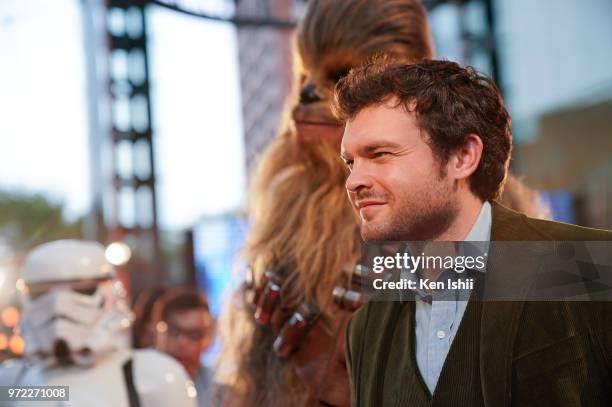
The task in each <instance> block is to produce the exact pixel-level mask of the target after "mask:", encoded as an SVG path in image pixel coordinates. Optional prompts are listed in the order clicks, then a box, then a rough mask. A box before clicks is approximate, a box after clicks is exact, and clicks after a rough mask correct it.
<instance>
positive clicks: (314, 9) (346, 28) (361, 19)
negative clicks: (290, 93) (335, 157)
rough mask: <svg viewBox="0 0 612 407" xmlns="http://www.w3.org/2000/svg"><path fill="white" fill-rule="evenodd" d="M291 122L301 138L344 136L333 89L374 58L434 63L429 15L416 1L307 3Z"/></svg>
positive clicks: (322, 0) (299, 34) (298, 41)
mask: <svg viewBox="0 0 612 407" xmlns="http://www.w3.org/2000/svg"><path fill="white" fill-rule="evenodd" d="M295 48H296V50H297V53H296V54H297V55H296V57H297V58H298V64H297V69H298V72H297V78H296V80H297V81H298V83H297V84H296V85H297V86H298V88H299V99H298V101H297V103H296V105H295V107H294V108H293V111H292V114H293V119H294V120H295V124H296V127H297V130H298V132H299V133H300V136H302V137H306V138H308V137H317V138H319V137H325V138H327V137H328V136H332V137H333V136H337V137H338V140H339V138H340V137H341V136H342V132H343V126H342V123H339V122H338V121H337V120H336V119H335V118H334V116H333V114H332V112H331V99H332V95H333V90H334V86H335V85H336V83H337V82H338V80H339V79H340V78H342V77H343V76H344V75H346V74H347V73H348V72H349V71H350V70H351V69H352V68H354V67H357V66H360V65H362V64H363V63H365V62H366V61H367V60H368V59H369V58H371V57H372V56H374V55H376V54H381V53H385V54H389V55H391V56H393V57H394V58H396V59H397V60H398V61H403V62H410V61H417V60H421V59H424V58H431V56H432V53H433V50H432V46H431V38H430V34H429V29H428V25H427V17H426V15H425V11H424V9H423V7H422V6H421V5H420V3H419V2H417V1H415V0H316V1H311V2H309V3H308V8H307V10H306V14H305V15H304V18H303V19H302V21H301V23H300V26H299V27H298V30H297V37H296V47H295Z"/></svg>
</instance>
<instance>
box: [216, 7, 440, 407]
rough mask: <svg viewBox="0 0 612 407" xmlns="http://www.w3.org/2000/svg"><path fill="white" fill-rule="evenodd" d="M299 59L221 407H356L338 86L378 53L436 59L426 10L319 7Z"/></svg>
mask: <svg viewBox="0 0 612 407" xmlns="http://www.w3.org/2000/svg"><path fill="white" fill-rule="evenodd" d="M294 50H295V81H294V89H293V91H294V94H293V96H292V97H291V98H290V100H289V101H288V103H287V112H286V113H287V114H286V117H285V120H284V121H283V123H282V126H281V131H280V132H279V134H278V136H277V137H276V138H275V139H274V140H273V141H272V143H271V144H270V145H269V146H268V148H267V149H266V151H265V152H264V154H263V156H262V157H261V159H260V161H259V166H258V168H257V171H256V173H255V174H254V177H253V181H252V190H251V194H250V205H251V208H250V216H251V218H250V220H251V230H250V233H249V236H248V239H247V245H246V250H245V258H246V261H247V262H248V263H249V265H250V272H249V275H248V276H247V283H246V284H245V285H244V286H243V287H242V289H241V290H239V291H238V292H236V293H235V295H234V297H233V300H232V303H231V304H230V305H229V307H228V308H227V312H226V315H224V316H223V317H222V320H221V321H220V334H221V337H222V342H223V350H222V354H221V357H220V362H219V366H218V375H217V378H216V379H217V382H218V383H220V387H219V389H218V391H217V392H216V397H215V405H222V406H232V407H233V406H240V407H242V406H281V407H282V406H304V405H333V406H347V405H349V403H350V390H349V383H348V377H347V374H346V366H345V357H344V348H343V346H344V331H345V329H346V324H347V321H348V318H349V317H350V315H351V313H352V312H353V311H354V310H355V309H356V308H357V307H358V306H359V305H360V298H359V293H358V292H357V291H355V290H353V289H351V287H355V286H358V284H356V279H358V278H359V273H358V271H359V269H357V273H356V272H355V271H356V263H357V261H358V258H359V254H360V243H361V239H360V235H359V219H358V217H357V215H356V213H355V212H354V211H353V209H352V208H351V206H350V203H349V201H348V199H347V197H346V190H345V186H344V183H345V180H346V176H347V172H346V169H345V166H344V164H343V163H342V161H341V160H340V159H339V152H340V141H341V137H342V133H343V130H344V126H343V124H342V123H339V122H338V121H337V120H336V119H335V118H334V117H333V115H332V113H331V97H332V93H333V88H334V86H335V84H336V82H337V81H338V80H339V79H340V78H341V77H342V76H343V75H344V74H346V73H347V72H348V71H349V70H350V69H351V68H354V67H356V66H359V65H361V64H363V63H364V62H365V61H366V60H368V59H369V58H371V57H372V56H374V55H376V54H380V53H385V54H388V55H390V56H392V57H393V58H395V59H397V60H398V61H401V62H405V63H414V62H418V61H420V60H423V59H428V58H432V56H433V45H432V39H431V35H430V32H429V27H428V21H427V16H426V12H425V10H424V8H423V7H422V5H421V4H420V3H419V2H418V1H417V0H318V1H317V0H311V1H309V3H308V7H307V10H306V14H305V16H304V17H303V19H302V21H301V22H300V24H299V26H298V28H297V32H296V38H295V46H294ZM332 293H333V295H332Z"/></svg>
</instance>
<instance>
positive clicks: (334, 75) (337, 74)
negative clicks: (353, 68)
mask: <svg viewBox="0 0 612 407" xmlns="http://www.w3.org/2000/svg"><path fill="white" fill-rule="evenodd" d="M349 71H350V69H349V68H342V69H339V70H337V71H333V72H331V73H330V74H329V75H328V76H327V78H328V79H329V80H330V81H332V82H334V83H336V82H338V81H339V80H340V79H342V78H343V77H345V76H346V75H347V74H348V73H349Z"/></svg>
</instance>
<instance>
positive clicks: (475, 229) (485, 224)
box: [465, 201, 492, 242]
mask: <svg viewBox="0 0 612 407" xmlns="http://www.w3.org/2000/svg"><path fill="white" fill-rule="evenodd" d="M491 220H492V216H491V204H490V203H489V202H488V201H485V202H484V203H483V204H482V208H480V213H479V214H478V218H476V222H474V224H473V225H472V229H470V231H469V232H468V234H467V236H466V237H465V241H466V242H488V241H489V240H491V223H492V222H491Z"/></svg>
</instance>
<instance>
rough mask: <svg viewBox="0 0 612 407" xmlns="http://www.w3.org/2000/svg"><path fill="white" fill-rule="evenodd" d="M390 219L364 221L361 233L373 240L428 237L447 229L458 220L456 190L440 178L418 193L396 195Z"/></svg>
mask: <svg viewBox="0 0 612 407" xmlns="http://www.w3.org/2000/svg"><path fill="white" fill-rule="evenodd" d="M396 198H397V199H396V200H395V201H394V202H393V203H394V204H395V208H391V209H392V213H391V214H390V216H388V217H387V219H385V220H383V221H380V222H377V223H367V222H363V223H362V225H361V237H362V239H363V240H364V241H366V242H372V241H429V240H435V239H436V238H437V237H439V236H441V235H442V234H443V233H444V232H446V231H447V230H448V229H449V227H450V226H451V225H452V224H453V222H454V221H455V219H456V217H457V214H458V212H459V205H458V203H457V201H456V200H455V198H454V194H453V191H452V190H451V189H450V188H449V187H447V186H445V185H444V183H442V182H440V180H438V181H437V182H434V183H433V187H432V186H431V185H430V186H428V187H427V188H424V189H423V191H419V192H418V193H416V192H415V193H408V194H402V195H396Z"/></svg>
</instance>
